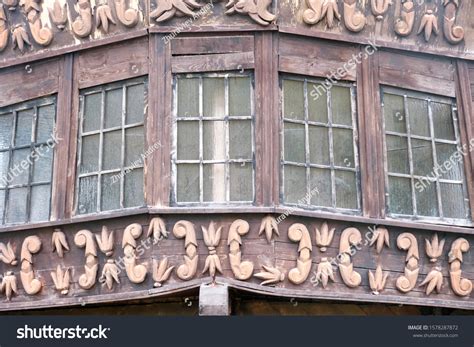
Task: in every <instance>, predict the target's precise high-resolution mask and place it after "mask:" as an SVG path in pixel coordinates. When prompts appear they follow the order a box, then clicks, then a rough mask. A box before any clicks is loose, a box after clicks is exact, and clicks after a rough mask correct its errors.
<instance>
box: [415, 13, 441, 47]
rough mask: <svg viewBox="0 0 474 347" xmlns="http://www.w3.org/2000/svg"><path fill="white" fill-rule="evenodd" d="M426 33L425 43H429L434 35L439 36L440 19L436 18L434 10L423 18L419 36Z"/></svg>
mask: <svg viewBox="0 0 474 347" xmlns="http://www.w3.org/2000/svg"><path fill="white" fill-rule="evenodd" d="M421 33H424V37H425V41H426V42H428V41H429V40H430V38H431V35H432V34H435V35H438V34H439V29H438V17H436V15H435V13H434V12H433V10H426V13H425V14H424V15H423V17H421V23H420V27H419V28H418V32H417V34H418V35H419V34H421Z"/></svg>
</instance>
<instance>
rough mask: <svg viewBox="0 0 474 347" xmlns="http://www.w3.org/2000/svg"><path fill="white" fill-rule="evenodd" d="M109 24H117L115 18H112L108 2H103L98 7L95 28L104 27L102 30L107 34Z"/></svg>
mask: <svg viewBox="0 0 474 347" xmlns="http://www.w3.org/2000/svg"><path fill="white" fill-rule="evenodd" d="M109 22H110V23H112V24H117V23H116V22H115V19H114V17H112V10H111V9H110V6H109V4H108V3H106V2H102V3H100V4H99V6H97V9H96V12H95V26H96V27H97V28H100V27H102V30H103V31H104V32H106V33H108V32H109Z"/></svg>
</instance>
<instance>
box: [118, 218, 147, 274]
mask: <svg viewBox="0 0 474 347" xmlns="http://www.w3.org/2000/svg"><path fill="white" fill-rule="evenodd" d="M142 231H143V229H142V226H141V225H140V224H138V223H133V224H130V225H129V226H128V227H126V228H125V231H124V232H123V238H122V248H123V253H124V256H125V258H124V263H125V271H126V272H127V277H128V279H129V280H130V281H131V282H133V283H142V282H143V281H144V280H145V277H146V274H147V269H146V265H145V264H136V255H135V250H136V248H137V241H136V239H138V238H139V237H140V236H141V235H142Z"/></svg>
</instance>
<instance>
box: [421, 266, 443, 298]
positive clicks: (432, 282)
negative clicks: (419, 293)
mask: <svg viewBox="0 0 474 347" xmlns="http://www.w3.org/2000/svg"><path fill="white" fill-rule="evenodd" d="M425 285H426V295H430V294H431V293H432V292H433V290H434V289H435V288H436V292H438V293H441V287H442V285H443V274H442V273H441V268H440V267H438V266H437V267H435V268H434V269H433V270H431V271H430V273H429V274H428V275H427V276H426V278H425V280H424V281H423V282H421V283H420V285H419V287H423V286H425Z"/></svg>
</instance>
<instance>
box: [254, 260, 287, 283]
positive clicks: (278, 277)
mask: <svg viewBox="0 0 474 347" xmlns="http://www.w3.org/2000/svg"><path fill="white" fill-rule="evenodd" d="M262 268H263V270H264V271H262V272H259V273H256V274H255V275H254V277H257V278H259V279H261V280H263V282H262V283H260V285H262V286H265V285H269V284H276V283H278V282H283V281H284V280H285V273H284V272H281V271H280V270H279V269H278V268H276V267H271V266H266V265H262Z"/></svg>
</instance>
